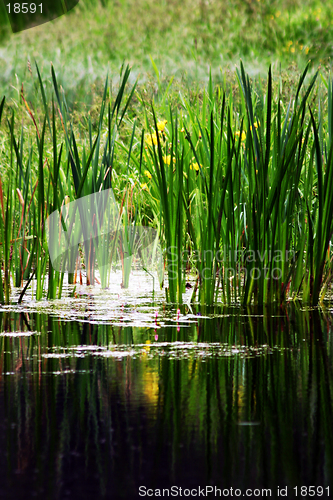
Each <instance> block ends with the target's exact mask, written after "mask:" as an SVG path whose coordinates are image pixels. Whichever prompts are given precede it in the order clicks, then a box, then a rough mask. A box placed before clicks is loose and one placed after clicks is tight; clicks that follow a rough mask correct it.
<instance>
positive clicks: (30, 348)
mask: <svg viewBox="0 0 333 500" xmlns="http://www.w3.org/2000/svg"><path fill="white" fill-rule="evenodd" d="M248 312H249V311H241V310H239V309H238V310H237V309H234V310H222V309H219V310H217V309H215V310H210V311H201V313H202V316H198V315H197V313H196V311H193V315H190V316H188V317H187V318H186V317H185V318H184V317H183V316H181V317H180V318H179V321H178V322H177V319H178V318H177V317H176V313H172V314H173V315H174V316H175V317H174V321H173V323H172V322H170V323H169V324H167V325H166V326H163V327H161V328H158V325H157V324H156V328H153V327H152V328H144V327H142V328H139V327H131V326H126V324H124V325H121V324H119V323H118V324H117V326H114V325H112V324H92V323H89V322H80V321H76V320H75V321H68V320H61V319H59V318H57V317H55V316H53V317H51V316H47V315H44V314H42V313H39V314H37V313H32V314H27V313H19V312H17V313H14V312H10V313H0V332H4V333H2V334H1V336H0V374H1V375H0V471H1V480H0V498H1V500H9V499H13V500H14V499H21V498H22V499H23V498H24V499H29V498H41V499H60V500H63V499H67V498H68V499H99V498H112V499H113V498H114V499H118V498H128V499H132V498H133V499H134V498H141V497H142V498H144V496H143V495H144V493H145V492H146V493H156V497H157V495H158V493H159V491H157V492H156V491H148V488H150V489H152V490H155V489H159V490H161V491H160V495H161V496H162V493H163V492H162V489H163V488H164V489H169V494H170V497H171V496H172V493H173V496H178V497H180V496H182V497H184V496H189V494H190V493H191V492H190V491H189V490H193V489H195V490H193V491H192V494H191V498H192V497H194V496H195V493H198V494H199V493H200V496H201V497H203V496H206V497H208V498H215V496H214V494H213V493H210V491H211V490H210V489H209V487H213V488H214V487H217V488H220V489H221V495H220V494H219V492H218V491H217V492H216V493H217V494H216V498H218V497H219V496H221V497H223V496H227V495H228V496H245V491H246V489H252V490H253V491H252V493H253V496H256V497H258V498H265V497H266V496H267V497H268V496H269V491H268V492H267V493H265V492H262V491H261V490H262V489H263V488H266V489H270V492H271V495H270V497H271V498H282V495H281V489H282V488H284V489H285V488H286V487H287V488H288V490H287V497H286V496H285V498H297V497H301V496H302V497H303V498H304V497H305V495H304V494H302V495H301V487H302V486H303V487H309V486H315V487H316V489H315V490H304V488H303V490H302V491H303V493H304V492H305V493H308V492H309V491H315V495H313V496H314V497H315V498H318V497H319V496H320V493H321V492H322V493H323V495H322V497H323V498H328V497H329V495H331V494H333V490H332V492H331V491H329V490H328V489H327V487H330V486H331V479H332V471H333V455H332V453H333V407H332V389H333V385H332V384H333V373H332V369H333V344H332V338H331V333H332V315H331V313H330V312H329V310H327V311H326V312H323V311H317V310H314V311H307V312H306V311H305V312H304V311H300V310H297V309H296V308H294V307H288V309H287V310H285V311H281V310H279V311H277V312H275V314H273V313H272V311H265V312H263V311H254V310H252V311H250V313H251V315H246V313H248ZM172 314H171V316H172ZM205 315H206V316H209V319H207V318H205V317H204V316H205ZM182 320H183V321H182ZM139 487H141V490H139ZM143 487H145V488H147V490H145V488H143ZM171 487H174V489H173V490H171ZM199 487H201V488H203V489H202V490H198V488H199ZM206 487H208V489H207V490H206ZM295 487H297V488H298V489H297V490H295V489H293V488H295ZM320 487H322V488H324V489H323V490H321V489H320ZM180 488H182V490H180ZM231 488H232V489H231ZM325 488H326V489H325ZM139 491H141V494H142V496H140V495H139ZM278 491H280V495H279V496H278ZM284 492H285V490H282V494H283V493H284ZM176 493H177V495H176ZM203 493H204V494H203ZM296 493H297V495H296ZM200 496H199V497H200ZM164 497H165V498H167V492H166V491H165V492H164ZM146 498H148V496H146Z"/></svg>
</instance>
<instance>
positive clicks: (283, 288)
mask: <svg viewBox="0 0 333 500" xmlns="http://www.w3.org/2000/svg"><path fill="white" fill-rule="evenodd" d="M307 74H308V67H307V68H306V69H305V71H304V72H303V74H302V75H301V77H300V80H299V85H298V87H297V89H295V98H294V99H293V100H291V101H290V102H289V103H287V104H286V105H285V104H284V103H282V102H281V98H280V95H279V92H278V93H277V94H276V95H275V93H274V92H273V81H272V80H273V78H272V72H271V69H270V70H269V73H268V79H267V84H266V85H265V90H263V88H262V85H260V84H257V85H256V87H255V89H254V88H253V83H251V81H250V79H249V77H248V76H247V75H246V73H245V70H244V68H243V65H242V64H241V66H240V70H239V71H237V77H238V82H239V89H240V97H239V102H238V103H237V104H235V102H234V97H233V95H232V93H230V94H227V93H226V92H225V90H224V89H223V88H221V87H214V85H213V81H212V78H211V77H210V79H209V84H208V88H207V90H205V91H204V92H203V98H202V101H201V102H199V103H198V104H197V105H195V106H193V103H190V102H188V101H187V100H186V98H184V97H183V96H181V102H180V104H181V106H178V109H173V108H172V107H171V106H168V105H167V93H168V92H169V91H170V88H169V87H170V86H169V87H168V89H167V91H166V92H165V93H164V94H163V96H162V99H161V101H160V104H159V106H158V105H157V104H156V103H155V104H153V105H152V107H148V108H147V107H146V109H145V118H144V119H145V123H146V130H145V131H142V133H141V134H140V137H139V138H136V137H137V134H136V130H137V128H136V127H137V125H136V122H135V121H134V122H131V121H130V120H129V119H128V117H127V111H128V109H129V102H130V99H131V98H132V96H133V94H134V91H135V86H134V87H133V88H132V89H131V91H130V92H129V94H128V95H127V94H126V93H125V88H126V85H127V83H128V78H129V68H126V69H125V70H124V71H123V72H122V76H121V80H120V85H119V89H118V92H117V94H116V96H115V98H112V95H111V90H110V86H109V83H108V80H106V83H105V88H104V94H103V97H102V101H101V109H100V114H99V119H98V124H97V129H96V131H95V132H94V133H93V127H92V123H91V119H90V117H88V120H87V124H88V126H87V129H88V132H87V138H86V140H85V139H84V138H82V133H81V134H79V133H78V131H77V130H76V129H75V127H74V125H73V123H72V122H71V119H70V113H69V110H68V108H67V104H66V100H65V96H64V93H63V91H61V90H60V87H59V85H58V82H57V78H56V74H55V71H54V69H53V67H52V82H53V96H54V97H53V98H52V100H51V102H48V100H47V98H46V92H45V88H44V84H43V81H42V78H41V75H40V73H39V70H38V68H37V76H38V81H39V88H40V93H41V98H42V107H43V112H44V115H43V119H42V120H40V119H39V120H38V119H36V116H35V113H34V111H33V110H32V108H31V107H30V106H29V104H28V102H27V101H26V100H25V97H24V93H23V87H22V95H21V99H22V106H23V107H24V108H25V110H26V111H27V113H28V115H29V117H30V119H31V123H32V124H33V127H34V129H35V142H34V141H33V140H32V137H31V135H30V136H29V138H28V140H26V135H25V134H26V131H25V129H24V128H23V127H22V128H21V130H20V131H18V130H17V124H16V120H15V113H14V111H13V112H12V114H11V115H10V116H9V117H7V120H4V119H2V122H1V127H2V130H3V134H5V137H6V146H5V159H6V170H5V172H1V174H0V236H1V245H0V261H1V266H0V302H2V303H4V302H5V303H9V301H10V284H11V283H13V284H14V285H15V286H17V287H22V288H23V292H22V293H24V291H25V289H26V287H27V284H28V283H30V281H31V282H32V278H33V277H35V281H33V282H34V283H36V290H35V298H36V299H37V300H39V299H41V298H42V297H43V294H45V293H46V294H47V297H48V298H50V299H52V298H55V297H57V296H58V297H59V296H60V295H61V291H62V285H63V280H64V272H65V267H66V266H64V267H63V268H62V269H58V268H55V267H54V265H53V262H52V259H51V257H50V254H49V249H48V246H47V239H46V221H47V218H48V216H49V215H50V214H51V213H52V212H57V213H58V214H59V217H60V219H59V220H61V225H62V226H63V228H65V223H66V221H65V219H64V218H65V217H67V218H68V213H69V212H70V211H69V204H70V203H71V202H75V201H76V202H78V201H79V200H81V199H82V198H83V197H88V196H91V195H93V194H95V193H100V192H102V191H103V192H104V191H106V190H110V189H111V188H112V189H113V192H115V193H116V195H117V198H118V199H117V203H118V204H119V213H118V222H117V225H116V226H117V228H118V223H119V224H120V223H121V227H122V230H121V232H119V235H118V236H117V238H118V240H117V241H118V242H119V247H118V248H119V258H120V259H121V261H122V265H123V286H124V287H127V286H128V280H129V272H130V267H131V262H132V256H133V252H134V248H135V245H137V242H138V241H139V240H140V238H146V236H145V235H144V234H145V233H143V232H140V231H139V230H138V228H139V226H140V225H147V224H148V225H149V227H151V228H154V229H155V230H157V231H158V233H159V236H160V238H161V240H162V241H163V244H164V250H165V267H166V271H167V277H168V282H167V287H166V289H167V299H168V300H169V301H170V302H172V303H175V302H178V303H180V302H182V297H183V293H184V291H185V289H186V286H189V285H188V282H192V281H193V283H192V300H197V299H198V300H199V302H200V303H201V304H213V303H214V302H216V301H223V302H225V303H231V302H238V303H243V304H249V303H251V302H254V303H257V304H268V303H273V302H277V303H283V302H284V301H285V300H287V299H289V298H298V297H300V298H302V300H303V302H304V303H307V304H313V305H315V304H318V302H319V301H320V300H321V299H322V298H323V297H324V296H325V294H326V292H327V290H328V289H329V285H330V282H331V276H332V264H331V255H330V247H331V237H332V232H333V226H332V224H333V222H332V221H333V198H332V196H331V193H332V188H333V170H332V161H333V159H332V155H333V152H332V137H333V120H332V116H333V83H332V81H330V80H329V81H326V80H325V79H324V78H323V81H324V85H325V96H324V99H323V98H320V95H318V100H314V99H313V95H314V92H315V91H317V90H318V84H317V83H316V78H317V74H316V75H315V76H314V77H313V78H312V79H311V80H310V82H309V83H307V84H306V83H305V82H306V77H307ZM317 102H318V104H317ZM314 103H315V104H314ZM144 104H145V103H144ZM4 107H5V101H4V99H3V100H2V102H1V105H0V120H1V117H2V115H3V114H4V113H3V112H4ZM159 115H160V116H159ZM7 116H8V112H7ZM125 122H126V123H127V125H126V126H127V127H129V126H130V131H129V133H128V143H127V144H126V143H124V142H123V141H120V140H118V138H119V136H118V130H119V129H120V127H121V126H122V125H123V124H124V123H125ZM39 123H42V125H40V124H39ZM81 132H82V131H81ZM117 155H118V156H117ZM115 158H121V161H122V163H123V173H122V175H118V174H117V172H116V174H117V175H114V167H115ZM117 169H118V167H117ZM115 203H116V201H115ZM80 207H81V208H80ZM105 207H106V205H105V204H104V205H103V206H99V208H98V207H97V206H96V208H94V207H93V206H92V207H91V208H90V209H89V212H90V215H89V217H86V215H85V213H84V210H82V205H81V204H80V203H77V211H78V216H79V217H80V219H81V220H82V221H84V220H86V221H88V222H87V224H83V227H84V228H85V233H86V234H84V235H83V241H84V244H83V250H82V251H81V254H80V253H78V251H77V248H75V249H74V250H73V251H68V252H67V253H66V261H67V264H68V269H70V272H69V273H68V281H69V283H73V282H74V281H75V280H76V278H77V276H76V275H77V273H78V270H79V268H80V266H83V265H84V266H85V271H86V276H87V284H90V285H93V284H95V282H96V275H95V270H96V266H98V267H99V268H100V270H101V273H100V277H101V285H102V286H103V287H106V286H107V285H108V280H109V274H108V273H109V269H110V265H111V263H112V260H113V252H114V251H116V250H115V239H114V237H113V236H112V238H109V239H108V238H105V237H103V238H101V237H100V236H99V233H98V227H99V226H98V224H102V223H103V221H104V222H105V219H106V218H107V212H106V208H105ZM66 214H67V215H66ZM89 221H91V222H89ZM89 224H90V225H91V227H90V226H89ZM116 232H117V231H116ZM68 237H69V236H68ZM146 239H147V238H146ZM117 245H118V243H117ZM110 256H111V257H110ZM65 264H66V262H65ZM21 298H22V297H20V299H21Z"/></svg>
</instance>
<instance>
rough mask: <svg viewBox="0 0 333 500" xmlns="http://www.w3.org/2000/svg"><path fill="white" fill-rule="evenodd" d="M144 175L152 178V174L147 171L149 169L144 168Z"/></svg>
mask: <svg viewBox="0 0 333 500" xmlns="http://www.w3.org/2000/svg"><path fill="white" fill-rule="evenodd" d="M145 175H146V176H147V177H148V179H151V178H152V175H151V173H150V172H149V170H145Z"/></svg>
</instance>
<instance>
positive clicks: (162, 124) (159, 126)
mask: <svg viewBox="0 0 333 500" xmlns="http://www.w3.org/2000/svg"><path fill="white" fill-rule="evenodd" d="M167 123H168V120H161V121H160V122H157V130H159V131H160V132H163V130H164V129H165V126H166V124H167Z"/></svg>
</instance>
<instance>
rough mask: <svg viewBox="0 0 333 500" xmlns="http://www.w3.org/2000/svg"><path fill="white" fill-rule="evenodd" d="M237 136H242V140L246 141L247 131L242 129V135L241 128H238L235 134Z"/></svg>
mask: <svg viewBox="0 0 333 500" xmlns="http://www.w3.org/2000/svg"><path fill="white" fill-rule="evenodd" d="M235 135H236V136H237V137H240V138H241V140H242V141H245V139H246V133H245V132H244V130H243V131H242V135H241V133H240V131H239V130H237V132H236V134H235Z"/></svg>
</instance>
